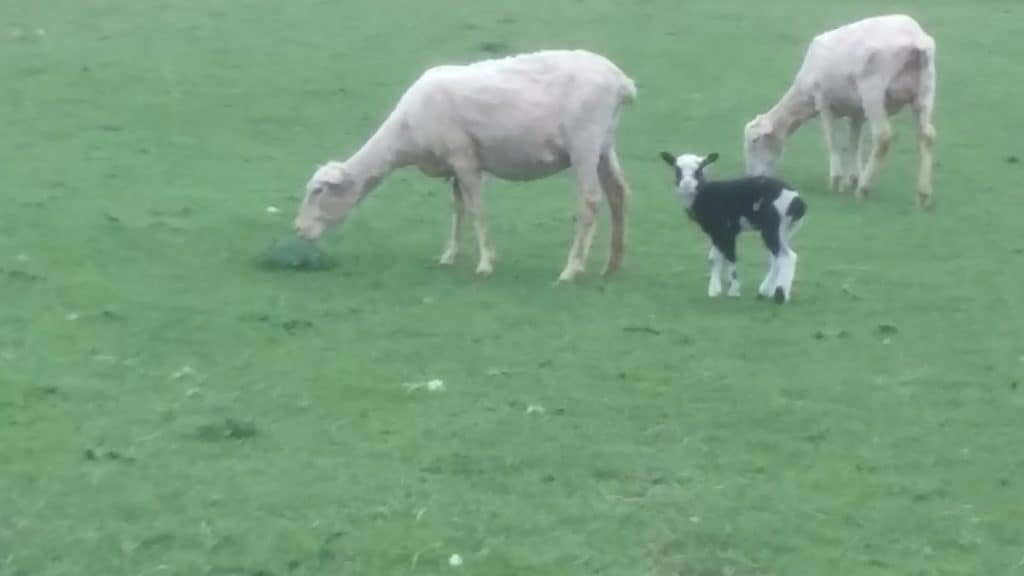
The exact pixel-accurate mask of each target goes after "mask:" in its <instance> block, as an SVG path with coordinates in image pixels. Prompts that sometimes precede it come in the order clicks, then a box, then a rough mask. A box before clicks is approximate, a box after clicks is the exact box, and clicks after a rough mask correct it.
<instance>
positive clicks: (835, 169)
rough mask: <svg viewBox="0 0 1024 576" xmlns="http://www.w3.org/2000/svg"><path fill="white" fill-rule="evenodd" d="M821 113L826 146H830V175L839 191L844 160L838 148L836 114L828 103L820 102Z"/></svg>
mask: <svg viewBox="0 0 1024 576" xmlns="http://www.w3.org/2000/svg"><path fill="white" fill-rule="evenodd" d="M818 109H819V112H820V113H821V127H822V128H823V132H824V135H825V147H826V148H828V175H829V182H830V183H831V187H832V191H833V192H839V191H840V189H841V188H842V181H843V160H842V156H840V154H839V150H838V148H836V116H835V114H833V113H832V110H831V109H830V108H829V107H828V104H827V103H819V104H818Z"/></svg>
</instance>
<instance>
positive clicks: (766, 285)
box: [757, 254, 779, 298]
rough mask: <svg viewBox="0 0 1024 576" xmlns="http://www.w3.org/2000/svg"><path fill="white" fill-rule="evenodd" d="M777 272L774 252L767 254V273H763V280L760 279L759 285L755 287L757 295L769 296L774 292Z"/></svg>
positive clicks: (777, 266)
mask: <svg viewBox="0 0 1024 576" xmlns="http://www.w3.org/2000/svg"><path fill="white" fill-rule="evenodd" d="M778 272H779V265H778V258H777V257H776V256H775V255H774V254H769V263H768V274H766V275H765V277H764V280H762V281H761V286H760V287H759V288H758V289H757V293H758V295H760V296H761V297H763V298H771V297H772V295H774V294H775V286H776V285H777V284H778V283H777V282H776V277H777V276H778Z"/></svg>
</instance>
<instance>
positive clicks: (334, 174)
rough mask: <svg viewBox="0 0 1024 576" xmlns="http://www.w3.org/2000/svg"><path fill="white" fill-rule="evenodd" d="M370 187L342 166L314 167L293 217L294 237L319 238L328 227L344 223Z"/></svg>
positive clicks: (333, 163) (334, 163) (338, 163)
mask: <svg viewBox="0 0 1024 576" xmlns="http://www.w3.org/2000/svg"><path fill="white" fill-rule="evenodd" d="M370 187H371V186H369V183H368V182H366V181H365V180H363V179H360V178H359V177H357V176H356V175H354V174H352V173H351V172H350V171H349V170H347V169H346V168H345V164H344V163H342V162H328V163H327V164H324V165H323V166H320V167H318V168H317V170H316V172H315V173H314V174H313V177H312V178H310V179H309V182H308V183H307V184H306V195H305V197H304V198H303V199H302V203H301V204H300V205H299V211H298V215H297V216H296V217H295V222H294V228H295V232H296V234H298V235H299V236H301V237H303V238H307V239H316V238H318V237H320V235H321V234H323V233H324V230H326V229H327V227H328V226H330V225H331V224H334V223H336V222H340V221H342V220H344V219H345V217H347V216H348V214H349V212H351V211H352V209H353V208H354V207H355V206H356V205H357V204H359V202H360V201H361V200H362V199H363V197H364V196H365V193H364V191H366V190H368V189H369V188H370Z"/></svg>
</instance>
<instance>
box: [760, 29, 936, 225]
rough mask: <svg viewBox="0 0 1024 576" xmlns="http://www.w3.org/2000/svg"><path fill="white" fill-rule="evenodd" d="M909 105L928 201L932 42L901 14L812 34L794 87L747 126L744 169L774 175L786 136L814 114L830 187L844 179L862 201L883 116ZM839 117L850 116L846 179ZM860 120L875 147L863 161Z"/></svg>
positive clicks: (882, 134) (881, 145) (879, 148)
mask: <svg viewBox="0 0 1024 576" xmlns="http://www.w3.org/2000/svg"><path fill="white" fill-rule="evenodd" d="M908 104H909V105H910V107H911V109H912V110H913V113H914V119H915V121H916V123H917V133H918V142H919V154H920V167H919V170H918V181H917V193H918V200H919V202H920V204H921V205H922V206H927V205H929V204H930V203H931V199H932V146H933V143H934V141H935V128H934V127H933V126H932V112H933V110H934V107H935V41H934V40H933V39H932V37H931V36H929V35H928V34H927V33H925V31H924V30H923V29H922V28H921V26H920V25H919V24H918V23H917V22H916V21H915V20H914V19H913V18H911V17H910V16H906V15H900V14H897V15H889V16H878V17H874V18H868V19H865V20H860V21H858V22H854V23H852V24H848V25H846V26H842V27H840V28H836V29H834V30H830V31H828V32H825V33H823V34H820V35H818V36H817V37H815V38H814V40H813V41H812V42H811V44H810V46H809V47H808V49H807V53H806V55H805V56H804V61H803V65H802V66H801V67H800V71H799V72H798V73H797V75H796V79H795V81H794V82H793V85H792V86H791V87H790V88H789V90H788V91H787V92H786V93H785V95H784V96H783V97H782V99H781V100H779V101H778V103H777V104H775V106H774V107H773V108H772V109H771V110H769V111H768V112H766V113H764V114H761V115H759V116H757V117H756V118H754V119H753V120H752V121H751V122H750V123H748V124H747V125H746V129H745V131H744V147H745V153H746V161H747V173H748V174H751V175H765V174H768V175H770V174H772V173H773V172H774V169H775V164H776V163H777V161H778V160H779V158H780V157H781V156H782V149H783V143H784V141H785V139H786V138H787V137H789V136H790V135H791V134H792V133H793V132H795V131H796V129H797V128H798V127H799V126H800V125H801V124H803V123H804V122H806V121H807V120H809V119H810V118H812V117H814V116H815V115H818V114H820V115H821V123H822V126H823V127H824V132H825V144H826V146H827V147H828V153H829V165H830V167H829V175H830V179H831V185H832V189H833V190H836V191H839V190H841V189H843V188H845V186H846V183H848V184H849V185H850V187H853V188H855V189H856V196H857V198H864V196H865V195H866V194H867V192H868V190H869V189H870V188H871V186H872V183H873V182H874V179H875V176H876V174H877V172H878V168H879V165H880V164H881V162H882V161H883V159H884V158H885V156H886V154H887V153H888V151H889V143H890V141H891V139H892V126H891V124H890V121H889V117H890V116H891V115H893V114H896V113H897V112H899V111H900V110H901V109H902V108H903V107H904V106H906V105H908ZM840 118H849V119H850V144H849V149H848V158H847V162H848V165H847V166H846V168H847V172H846V174H845V176H846V182H844V170H843V159H842V155H841V153H840V150H839V149H838V147H837V143H836V124H837V120H838V119H840ZM865 119H866V120H867V122H868V124H869V126H870V128H871V134H872V140H873V144H872V147H871V152H870V155H869V157H868V160H867V163H866V164H862V163H863V161H864V160H863V157H864V154H863V148H864V143H863V142H862V141H861V131H862V128H863V126H864V121H865Z"/></svg>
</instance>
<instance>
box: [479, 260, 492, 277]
mask: <svg viewBox="0 0 1024 576" xmlns="http://www.w3.org/2000/svg"><path fill="white" fill-rule="evenodd" d="M492 272H494V268H493V267H492V266H491V264H490V262H481V263H480V264H479V265H478V266H477V267H476V275H477V276H482V277H485V278H486V277H487V276H490V275H491V273H492Z"/></svg>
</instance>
